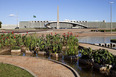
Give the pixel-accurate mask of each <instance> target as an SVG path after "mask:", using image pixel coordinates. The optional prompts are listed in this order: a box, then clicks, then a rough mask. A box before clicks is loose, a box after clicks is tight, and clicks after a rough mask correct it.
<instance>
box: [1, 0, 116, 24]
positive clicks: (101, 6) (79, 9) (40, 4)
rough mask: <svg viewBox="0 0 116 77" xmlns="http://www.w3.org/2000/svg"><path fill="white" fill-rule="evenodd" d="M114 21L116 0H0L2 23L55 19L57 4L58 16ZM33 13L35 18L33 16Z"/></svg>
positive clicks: (61, 18)
mask: <svg viewBox="0 0 116 77" xmlns="http://www.w3.org/2000/svg"><path fill="white" fill-rule="evenodd" d="M109 2H114V3H113V4H112V21H113V22H116V0H0V21H1V22H2V23H3V24H17V18H18V21H19V22H20V21H56V20H57V6H59V18H60V21H63V20H66V19H68V20H76V21H103V20H105V21H106V22H110V3H109ZM33 15H35V16H36V18H33Z"/></svg>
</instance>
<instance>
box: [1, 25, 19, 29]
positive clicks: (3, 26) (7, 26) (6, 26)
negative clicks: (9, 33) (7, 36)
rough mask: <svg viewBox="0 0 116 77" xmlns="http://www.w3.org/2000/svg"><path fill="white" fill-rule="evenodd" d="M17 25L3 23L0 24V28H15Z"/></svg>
mask: <svg viewBox="0 0 116 77" xmlns="http://www.w3.org/2000/svg"><path fill="white" fill-rule="evenodd" d="M16 27H17V25H5V24H2V26H1V28H2V29H15V28H16Z"/></svg>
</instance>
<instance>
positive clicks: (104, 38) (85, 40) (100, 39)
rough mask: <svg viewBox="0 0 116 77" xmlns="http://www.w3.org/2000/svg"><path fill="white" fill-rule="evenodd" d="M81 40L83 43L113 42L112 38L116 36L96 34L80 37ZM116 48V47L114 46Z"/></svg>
mask: <svg viewBox="0 0 116 77" xmlns="http://www.w3.org/2000/svg"><path fill="white" fill-rule="evenodd" d="M78 39H79V42H82V43H90V44H95V43H111V42H110V40H111V39H116V36H94V37H79V38H78ZM113 48H114V49H116V47H113Z"/></svg>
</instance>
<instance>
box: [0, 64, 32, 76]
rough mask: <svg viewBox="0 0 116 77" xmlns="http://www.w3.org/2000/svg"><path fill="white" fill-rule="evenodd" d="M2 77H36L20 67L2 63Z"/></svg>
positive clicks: (0, 71) (0, 70)
mask: <svg viewBox="0 0 116 77" xmlns="http://www.w3.org/2000/svg"><path fill="white" fill-rule="evenodd" d="M0 77H34V76H33V75H31V74H30V73H29V72H27V71H26V70H24V69H21V68H19V67H16V66H13V65H10V64H4V63H0Z"/></svg>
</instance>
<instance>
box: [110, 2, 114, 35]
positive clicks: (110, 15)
mask: <svg viewBox="0 0 116 77" xmlns="http://www.w3.org/2000/svg"><path fill="white" fill-rule="evenodd" d="M113 3H114V2H110V32H111V34H112V4H113Z"/></svg>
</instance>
